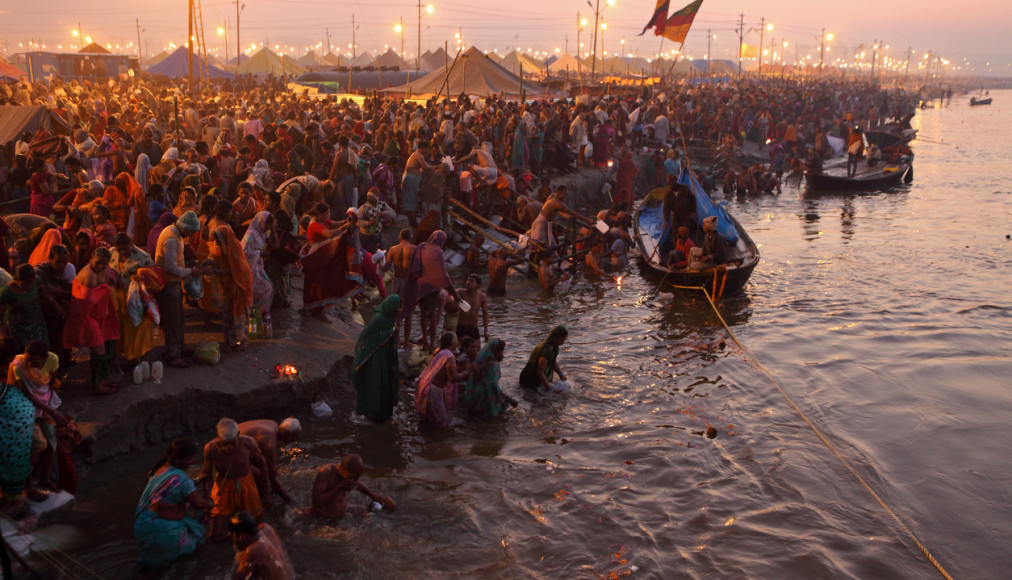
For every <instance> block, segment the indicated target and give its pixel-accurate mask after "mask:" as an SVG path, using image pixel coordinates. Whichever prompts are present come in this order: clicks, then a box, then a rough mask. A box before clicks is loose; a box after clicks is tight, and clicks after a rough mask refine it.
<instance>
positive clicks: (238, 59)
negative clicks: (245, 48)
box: [235, 0, 246, 65]
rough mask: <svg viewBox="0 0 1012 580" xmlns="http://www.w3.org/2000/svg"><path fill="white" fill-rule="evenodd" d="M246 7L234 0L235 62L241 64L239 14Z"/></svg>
mask: <svg viewBox="0 0 1012 580" xmlns="http://www.w3.org/2000/svg"><path fill="white" fill-rule="evenodd" d="M245 9H246V5H245V4H242V5H240V4H239V0H235V64H237V65H238V64H242V47H241V46H239V14H241V13H242V11H243V10H245Z"/></svg>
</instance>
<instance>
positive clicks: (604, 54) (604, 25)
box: [601, 22, 608, 58]
mask: <svg viewBox="0 0 1012 580" xmlns="http://www.w3.org/2000/svg"><path fill="white" fill-rule="evenodd" d="M605 30H608V23H607V22H602V23H601V58H608V53H607V52H606V51H605V50H604V31H605Z"/></svg>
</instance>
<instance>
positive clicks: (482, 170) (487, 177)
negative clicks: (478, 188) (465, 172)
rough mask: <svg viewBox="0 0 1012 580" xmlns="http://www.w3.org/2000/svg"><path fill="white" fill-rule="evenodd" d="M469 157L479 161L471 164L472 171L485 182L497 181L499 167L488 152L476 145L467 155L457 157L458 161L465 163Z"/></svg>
mask: <svg viewBox="0 0 1012 580" xmlns="http://www.w3.org/2000/svg"><path fill="white" fill-rule="evenodd" d="M469 159H474V160H475V161H477V163H472V164H471V172H472V173H474V174H475V175H477V176H478V177H480V178H481V179H482V181H484V182H485V183H489V184H492V183H495V180H496V178H497V177H498V176H499V169H498V168H497V167H496V164H495V159H493V158H492V156H491V155H489V154H488V151H485V150H484V149H482V148H481V147H480V146H478V145H475V146H474V148H473V149H471V152H470V153H468V154H467V155H466V156H465V157H463V158H461V159H457V160H456V161H457V163H461V164H463V163H464V162H466V161H468V160H469Z"/></svg>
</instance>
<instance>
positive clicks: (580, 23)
mask: <svg viewBox="0 0 1012 580" xmlns="http://www.w3.org/2000/svg"><path fill="white" fill-rule="evenodd" d="M586 25H587V19H586V18H583V19H581V18H580V13H579V12H577V13H576V74H577V76H579V75H581V74H582V73H583V70H582V69H583V56H582V55H581V53H582V52H583V43H582V42H580V33H581V32H583V27H584V26H586Z"/></svg>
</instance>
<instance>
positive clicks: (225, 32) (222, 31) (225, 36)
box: [218, 20, 228, 62]
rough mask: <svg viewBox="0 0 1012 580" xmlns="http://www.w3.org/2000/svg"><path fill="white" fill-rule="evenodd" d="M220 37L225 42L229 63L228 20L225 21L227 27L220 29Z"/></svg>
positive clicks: (226, 57) (220, 27) (226, 56)
mask: <svg viewBox="0 0 1012 580" xmlns="http://www.w3.org/2000/svg"><path fill="white" fill-rule="evenodd" d="M218 36H220V37H222V39H224V41H225V42H224V44H225V62H228V20H226V21H225V26H219V27H218Z"/></svg>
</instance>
